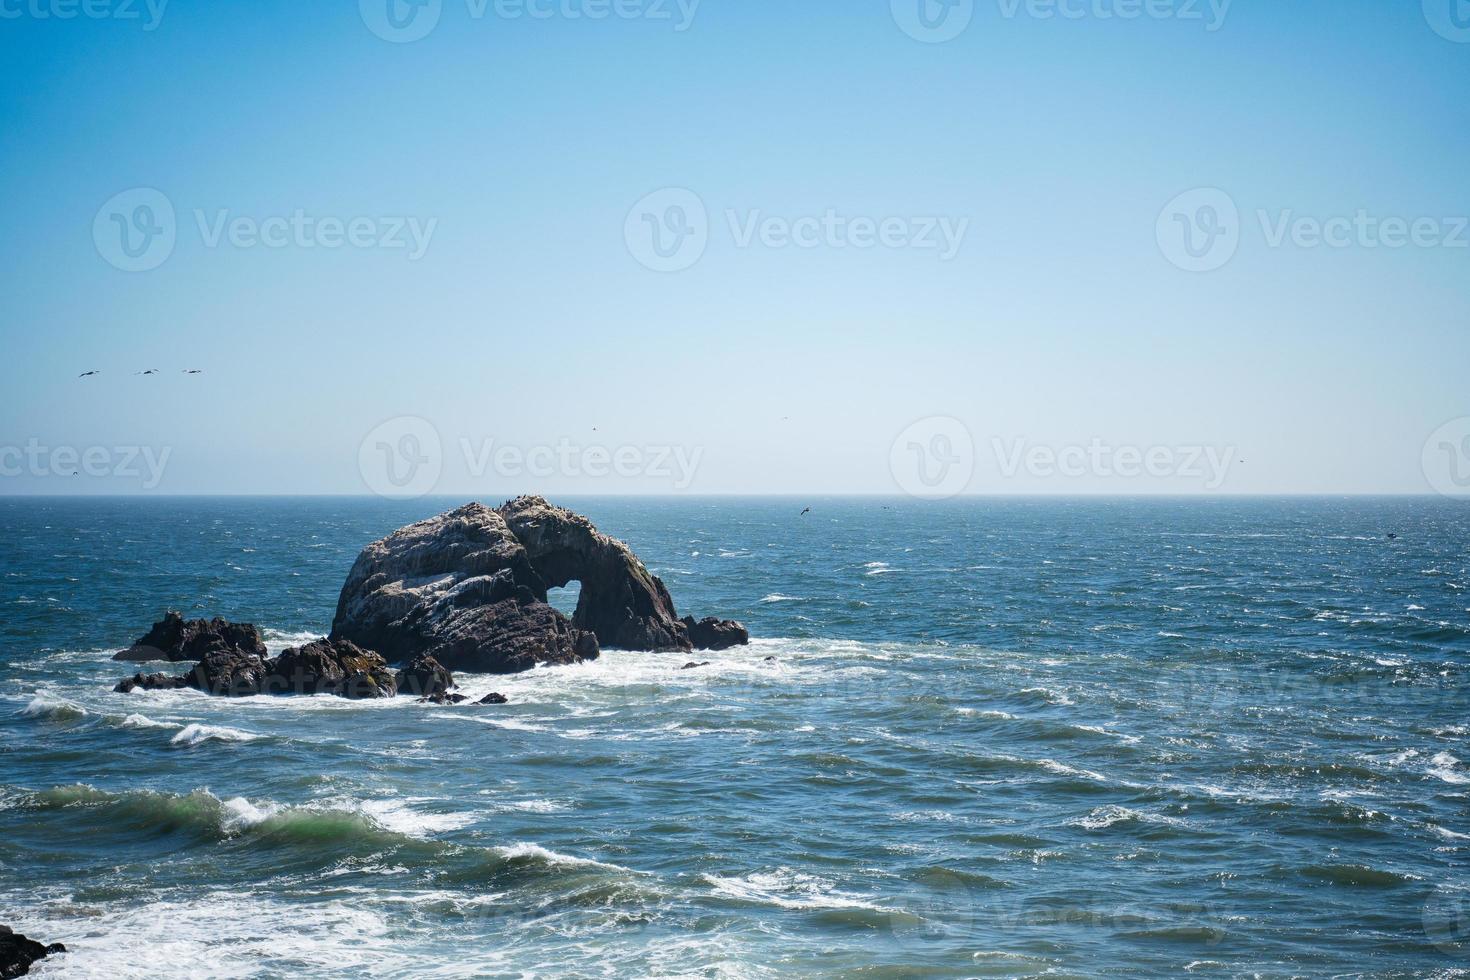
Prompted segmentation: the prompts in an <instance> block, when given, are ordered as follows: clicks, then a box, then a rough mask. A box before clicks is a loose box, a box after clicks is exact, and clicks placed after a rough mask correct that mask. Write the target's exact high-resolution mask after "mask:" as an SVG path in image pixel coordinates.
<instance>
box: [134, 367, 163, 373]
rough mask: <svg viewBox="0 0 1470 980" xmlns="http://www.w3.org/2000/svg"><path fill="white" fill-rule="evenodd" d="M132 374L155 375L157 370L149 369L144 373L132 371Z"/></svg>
mask: <svg viewBox="0 0 1470 980" xmlns="http://www.w3.org/2000/svg"><path fill="white" fill-rule="evenodd" d="M133 373H134V374H157V373H158V368H149V369H148V370H146V371H134V372H133Z"/></svg>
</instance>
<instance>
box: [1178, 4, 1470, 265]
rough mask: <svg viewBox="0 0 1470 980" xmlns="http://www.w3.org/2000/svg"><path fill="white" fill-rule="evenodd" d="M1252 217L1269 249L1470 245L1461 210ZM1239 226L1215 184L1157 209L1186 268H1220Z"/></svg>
mask: <svg viewBox="0 0 1470 980" xmlns="http://www.w3.org/2000/svg"><path fill="white" fill-rule="evenodd" d="M1467 2H1470V0H1467ZM1255 223H1256V224H1258V225H1259V226H1260V236H1261V237H1260V242H1261V243H1263V244H1264V245H1265V246H1266V247H1267V248H1270V249H1283V248H1297V249H1335V250H1339V251H1341V250H1344V249H1365V250H1369V251H1375V250H1379V249H1389V250H1397V249H1402V248H1410V247H1412V248H1424V249H1429V248H1444V249H1470V217H1466V216H1463V215H1461V216H1454V215H1450V216H1438V215H1422V214H1421V215H1417V216H1413V217H1408V216H1402V215H1380V214H1374V213H1372V212H1371V211H1369V210H1368V209H1367V208H1358V209H1356V210H1355V211H1353V212H1352V213H1344V214H1336V215H1329V216H1327V217H1316V216H1313V215H1304V214H1298V213H1297V212H1296V211H1295V210H1293V209H1291V208H1279V209H1277V210H1275V211H1271V210H1267V209H1266V208H1257V209H1256V211H1255ZM1244 231H1245V223H1244V222H1243V221H1242V219H1241V214H1240V210H1239V208H1238V207H1237V206H1236V203H1235V201H1234V199H1232V198H1231V197H1230V195H1228V194H1226V193H1225V192H1224V191H1221V190H1218V189H1216V188H1200V189H1197V190H1192V191H1188V192H1186V193H1184V194H1181V195H1179V196H1178V197H1176V198H1175V199H1174V200H1172V201H1170V202H1169V203H1168V205H1166V206H1165V208H1164V210H1163V211H1162V212H1160V214H1159V219H1158V224H1157V228H1156V234H1157V236H1158V242H1159V250H1160V251H1161V252H1163V254H1164V257H1165V258H1167V259H1168V260H1169V261H1170V262H1172V263H1173V264H1174V265H1176V266H1178V267H1179V268H1181V269H1184V270H1187V271H1189V272H1213V271H1215V270H1216V269H1219V268H1222V267H1223V266H1224V265H1225V264H1226V263H1228V262H1229V261H1230V260H1231V259H1232V258H1234V257H1235V253H1236V251H1237V250H1238V249H1239V248H1240V246H1241V242H1242V237H1243V233H1244ZM1252 241H1256V239H1255V238H1254V237H1252Z"/></svg>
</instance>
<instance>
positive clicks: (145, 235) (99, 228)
mask: <svg viewBox="0 0 1470 980" xmlns="http://www.w3.org/2000/svg"><path fill="white" fill-rule="evenodd" d="M177 238H178V223H177V221H176V220H175V217H174V206H173V202H172V201H170V200H169V199H168V197H167V196H165V195H164V193H163V192H162V191H158V190H155V189H153V188H152V187H134V188H132V189H131V190H126V191H123V192H122V193H120V194H115V195H113V196H112V197H111V198H109V199H108V201H107V203H105V204H103V205H102V207H101V208H99V209H98V210H97V216H96V217H95V218H93V219H92V242H93V244H95V245H96V246H97V254H98V255H100V256H102V258H103V259H105V260H106V261H107V262H108V263H109V264H110V265H112V266H114V267H115V268H118V269H121V270H122V271H124V272H148V271H149V270H151V269H156V268H158V267H159V266H160V265H163V263H164V262H166V261H168V257H169V256H170V255H172V254H173V251H174V243H175V241H176V240H177Z"/></svg>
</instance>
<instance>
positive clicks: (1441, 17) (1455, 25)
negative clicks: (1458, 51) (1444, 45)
mask: <svg viewBox="0 0 1470 980" xmlns="http://www.w3.org/2000/svg"><path fill="white" fill-rule="evenodd" d="M1424 19H1425V20H1427V21H1428V22H1429V26H1430V27H1432V28H1433V29H1434V33H1436V34H1438V35H1439V36H1440V37H1442V38H1444V39H1445V40H1447V41H1454V42H1455V43H1456V44H1470V0H1424Z"/></svg>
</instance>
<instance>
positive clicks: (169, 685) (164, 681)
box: [113, 673, 189, 694]
mask: <svg viewBox="0 0 1470 980" xmlns="http://www.w3.org/2000/svg"><path fill="white" fill-rule="evenodd" d="M188 686H189V684H188V682H187V681H186V680H185V679H184V678H182V677H169V676H168V675H167V674H143V673H137V674H134V675H133V676H132V677H129V678H127V679H126V680H122V681H118V683H117V686H116V687H114V688H113V691H114V692H116V693H118V694H132V693H133V692H134V691H136V690H138V689H139V688H142V689H143V690H145V691H176V690H178V689H179V688H181V687H188Z"/></svg>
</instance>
